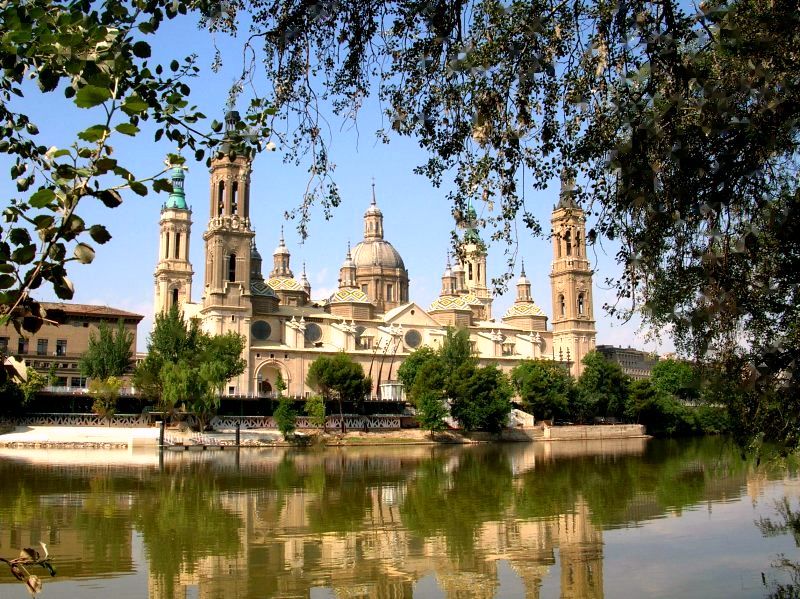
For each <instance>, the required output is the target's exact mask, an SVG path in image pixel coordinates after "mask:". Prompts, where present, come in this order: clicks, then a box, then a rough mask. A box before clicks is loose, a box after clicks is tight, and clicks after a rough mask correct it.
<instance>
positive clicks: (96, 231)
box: [89, 225, 111, 245]
mask: <svg viewBox="0 0 800 599" xmlns="http://www.w3.org/2000/svg"><path fill="white" fill-rule="evenodd" d="M89 235H91V237H92V239H94V240H95V241H96V242H97V243H99V244H101V245H102V244H104V243H106V242H107V241H108V240H109V239H111V234H110V233H109V232H108V229H106V228H105V227H104V226H103V225H92V226H91V227H89Z"/></svg>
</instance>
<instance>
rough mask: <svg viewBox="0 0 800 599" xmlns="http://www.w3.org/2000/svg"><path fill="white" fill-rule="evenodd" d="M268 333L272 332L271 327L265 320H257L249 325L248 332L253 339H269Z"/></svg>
mask: <svg viewBox="0 0 800 599" xmlns="http://www.w3.org/2000/svg"><path fill="white" fill-rule="evenodd" d="M270 333H272V327H271V326H269V323H268V322H267V321H265V320H257V321H255V322H254V323H253V324H252V325H251V327H250V334H251V335H252V336H253V339H258V340H259V341H265V340H266V339H269V336H270Z"/></svg>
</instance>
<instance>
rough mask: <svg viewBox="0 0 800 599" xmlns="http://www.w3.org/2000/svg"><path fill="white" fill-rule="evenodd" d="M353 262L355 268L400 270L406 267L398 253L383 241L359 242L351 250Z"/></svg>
mask: <svg viewBox="0 0 800 599" xmlns="http://www.w3.org/2000/svg"><path fill="white" fill-rule="evenodd" d="M352 255H353V262H354V263H355V265H356V268H370V267H375V266H380V267H382V268H402V269H403V270H405V268H406V266H405V264H404V263H403V258H402V257H400V252H398V251H397V250H396V249H394V246H393V245H392V244H391V243H389V242H388V241H386V240H385V239H370V240H365V241H362V242H360V243H359V244H357V245H356V247H354V248H353V254H352Z"/></svg>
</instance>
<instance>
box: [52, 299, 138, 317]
mask: <svg viewBox="0 0 800 599" xmlns="http://www.w3.org/2000/svg"><path fill="white" fill-rule="evenodd" d="M40 304H41V306H42V307H43V308H44V309H45V310H60V311H62V312H64V314H68V315H70V316H94V317H97V318H128V319H136V321H137V322H138V321H140V320H142V319H143V318H144V316H142V315H141V314H136V313H134V312H126V311H125V310H120V309H118V308H111V307H110V306H95V305H92V304H69V303H66V302H40Z"/></svg>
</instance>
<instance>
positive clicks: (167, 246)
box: [164, 231, 169, 258]
mask: <svg viewBox="0 0 800 599" xmlns="http://www.w3.org/2000/svg"><path fill="white" fill-rule="evenodd" d="M164 258H169V231H167V242H166V247H165V248H164Z"/></svg>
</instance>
